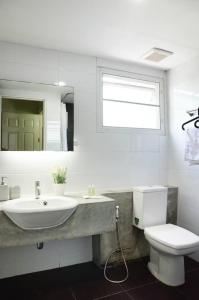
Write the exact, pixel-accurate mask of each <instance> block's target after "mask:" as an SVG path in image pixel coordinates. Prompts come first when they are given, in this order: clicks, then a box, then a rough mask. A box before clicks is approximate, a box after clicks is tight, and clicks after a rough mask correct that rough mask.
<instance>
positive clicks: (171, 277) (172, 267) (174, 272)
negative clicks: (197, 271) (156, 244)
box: [148, 247, 185, 286]
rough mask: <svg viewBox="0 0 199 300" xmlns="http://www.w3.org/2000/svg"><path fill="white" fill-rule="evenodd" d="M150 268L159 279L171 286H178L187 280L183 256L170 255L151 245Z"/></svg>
mask: <svg viewBox="0 0 199 300" xmlns="http://www.w3.org/2000/svg"><path fill="white" fill-rule="evenodd" d="M148 268H149V270H150V272H151V273H152V274H153V275H154V276H155V277H156V278H157V279H158V280H159V281H161V282H163V283H165V284H167V285H169V286H178V285H182V284H183V283H184V282H185V276H184V257H183V256H177V255H170V254H168V253H163V252H160V251H158V250H156V249H154V248H153V247H150V262H149V263H148Z"/></svg>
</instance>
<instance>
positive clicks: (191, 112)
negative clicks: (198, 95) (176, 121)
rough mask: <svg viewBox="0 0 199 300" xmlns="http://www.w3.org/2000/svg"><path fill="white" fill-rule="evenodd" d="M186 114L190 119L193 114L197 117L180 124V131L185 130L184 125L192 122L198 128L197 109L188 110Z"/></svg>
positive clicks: (198, 109) (198, 115)
mask: <svg viewBox="0 0 199 300" xmlns="http://www.w3.org/2000/svg"><path fill="white" fill-rule="evenodd" d="M187 113H188V114H189V115H190V117H193V116H194V115H195V114H197V117H195V118H193V119H191V120H189V121H186V122H185V123H183V124H182V130H185V125H186V124H188V123H191V122H193V121H195V122H194V126H195V127H196V128H199V124H197V123H199V107H198V108H197V109H194V110H188V111H187Z"/></svg>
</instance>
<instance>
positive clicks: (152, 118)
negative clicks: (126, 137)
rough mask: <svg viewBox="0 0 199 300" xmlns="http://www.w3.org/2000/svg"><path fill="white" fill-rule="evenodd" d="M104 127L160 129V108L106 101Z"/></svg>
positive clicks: (104, 104)
mask: <svg viewBox="0 0 199 300" xmlns="http://www.w3.org/2000/svg"><path fill="white" fill-rule="evenodd" d="M103 125H104V126H111V127H133V128H151V129H160V108H159V107H156V106H145V105H139V104H133V103H132V104H131V103H122V102H116V101H106V100H105V101H104V103H103Z"/></svg>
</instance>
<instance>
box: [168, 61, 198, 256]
mask: <svg viewBox="0 0 199 300" xmlns="http://www.w3.org/2000/svg"><path fill="white" fill-rule="evenodd" d="M168 85H169V99H170V100H169V123H170V129H169V141H170V142H169V183H170V184H174V185H177V186H178V187H179V208H178V223H179V225H181V226H183V227H185V228H187V229H189V230H191V231H192V232H195V233H196V234H199V218H198V216H199V194H198V191H199V165H195V166H189V164H188V163H187V162H185V161H184V149H185V143H184V141H185V132H184V131H183V130H182V129H181V125H182V123H183V122H185V121H186V120H189V119H190V117H189V115H188V114H187V113H186V111H187V110H192V109H197V108H198V107H199V58H198V59H194V60H192V61H190V62H188V63H186V64H184V65H182V66H180V67H178V68H176V69H174V70H173V71H171V72H170V73H169V82H168ZM194 257H195V258H196V259H197V260H199V253H198V254H196V255H194Z"/></svg>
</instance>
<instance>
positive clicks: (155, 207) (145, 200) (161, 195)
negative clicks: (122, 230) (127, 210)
mask: <svg viewBox="0 0 199 300" xmlns="http://www.w3.org/2000/svg"><path fill="white" fill-rule="evenodd" d="M167 190H168V189H167V187H163V186H139V187H135V188H134V189H133V225H134V226H136V227H138V228H140V229H144V228H145V227H149V226H155V225H161V224H166V217H167Z"/></svg>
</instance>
